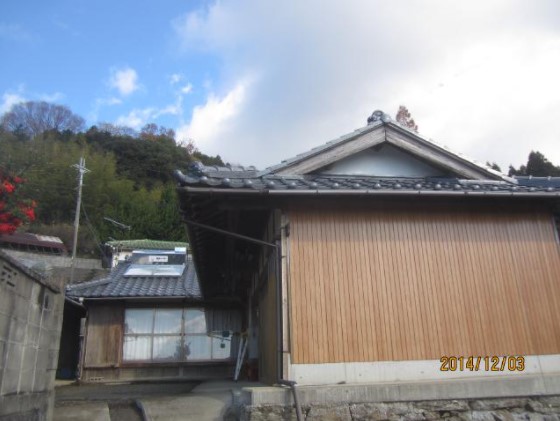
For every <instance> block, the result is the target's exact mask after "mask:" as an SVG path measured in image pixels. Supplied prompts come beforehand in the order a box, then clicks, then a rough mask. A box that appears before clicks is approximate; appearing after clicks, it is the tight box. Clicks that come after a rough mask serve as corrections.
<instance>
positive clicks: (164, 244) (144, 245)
mask: <svg viewBox="0 0 560 421" xmlns="http://www.w3.org/2000/svg"><path fill="white" fill-rule="evenodd" d="M107 244H108V245H109V246H111V247H118V248H120V249H126V250H174V249H175V248H176V247H188V246H189V243H186V242H182V241H160V240H149V239H147V238H144V239H141V240H114V241H107Z"/></svg>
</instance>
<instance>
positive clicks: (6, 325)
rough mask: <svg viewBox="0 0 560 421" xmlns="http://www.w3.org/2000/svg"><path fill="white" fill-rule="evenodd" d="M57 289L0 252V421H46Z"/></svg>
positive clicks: (56, 335)
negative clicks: (1, 420) (0, 420)
mask: <svg viewBox="0 0 560 421" xmlns="http://www.w3.org/2000/svg"><path fill="white" fill-rule="evenodd" d="M63 302H64V295H63V294H62V285H60V283H59V282H56V280H55V279H52V278H49V277H48V276H46V275H45V274H43V273H40V272H39V271H37V270H36V269H34V268H33V267H31V268H29V266H28V265H26V264H24V263H22V262H21V261H19V260H17V259H15V258H13V257H11V256H9V255H7V254H6V253H4V252H3V251H1V250H0V419H9V420H22V421H23V420H26V421H27V420H44V419H47V420H50V419H52V411H53V405H54V379H55V371H56V363H57V358H58V346H59V340H60V329H61V324H62V309H63Z"/></svg>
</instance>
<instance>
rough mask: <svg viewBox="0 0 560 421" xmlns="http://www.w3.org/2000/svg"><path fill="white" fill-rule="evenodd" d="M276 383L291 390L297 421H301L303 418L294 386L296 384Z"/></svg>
mask: <svg viewBox="0 0 560 421" xmlns="http://www.w3.org/2000/svg"><path fill="white" fill-rule="evenodd" d="M278 383H279V384H282V385H284V386H288V387H289V388H290V389H291V390H292V395H293V396H294V404H295V407H296V416H297V420H298V421H302V420H303V416H302V414H301V406H300V404H299V400H298V395H297V390H296V384H297V383H296V382H294V381H293V380H278Z"/></svg>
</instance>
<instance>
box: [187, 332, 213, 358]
mask: <svg viewBox="0 0 560 421" xmlns="http://www.w3.org/2000/svg"><path fill="white" fill-rule="evenodd" d="M185 342H186V355H187V361H193V360H209V359H210V358H211V357H212V350H211V348H210V347H211V346H212V338H210V337H209V336H206V335H191V336H187V338H186V339H185Z"/></svg>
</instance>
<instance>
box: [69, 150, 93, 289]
mask: <svg viewBox="0 0 560 421" xmlns="http://www.w3.org/2000/svg"><path fill="white" fill-rule="evenodd" d="M72 166H73V167H74V168H76V169H77V170H78V201H77V202H76V217H75V218H74V243H73V244H72V266H71V269H70V283H72V282H74V267H75V263H76V249H77V246H78V228H79V227H80V210H81V206H82V185H83V183H84V174H85V173H86V172H90V171H89V170H88V169H87V168H86V160H85V159H84V157H81V158H80V163H79V164H74V165H72Z"/></svg>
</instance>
